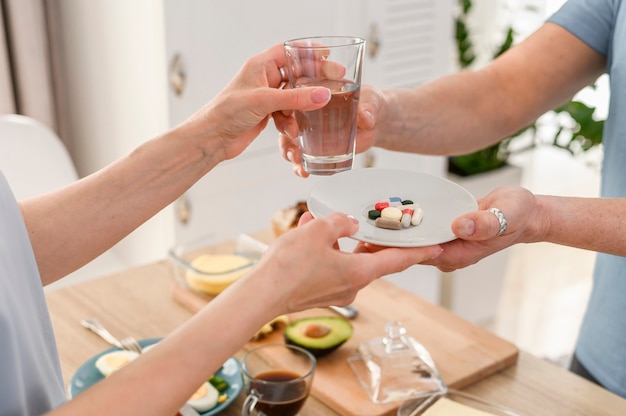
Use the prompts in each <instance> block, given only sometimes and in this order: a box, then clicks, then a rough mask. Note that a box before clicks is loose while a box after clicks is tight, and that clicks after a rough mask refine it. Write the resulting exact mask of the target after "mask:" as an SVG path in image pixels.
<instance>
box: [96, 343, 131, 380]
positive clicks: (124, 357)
mask: <svg viewBox="0 0 626 416" xmlns="http://www.w3.org/2000/svg"><path fill="white" fill-rule="evenodd" d="M137 357H139V353H137V352H135V351H126V350H116V351H112V352H109V353H106V354H103V355H101V356H100V357H99V358H98V359H97V360H96V368H97V369H98V371H100V372H101V373H102V375H103V376H105V377H107V376H109V375H110V374H111V373H113V372H114V371H117V370H119V369H120V368H122V367H124V366H125V365H126V364H128V363H129V362H131V361H132V360H134V359H135V358H137Z"/></svg>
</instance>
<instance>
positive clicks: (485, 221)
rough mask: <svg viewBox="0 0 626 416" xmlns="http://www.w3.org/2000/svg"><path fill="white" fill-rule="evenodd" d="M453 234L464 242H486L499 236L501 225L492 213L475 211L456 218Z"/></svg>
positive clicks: (453, 223) (453, 224)
mask: <svg viewBox="0 0 626 416" xmlns="http://www.w3.org/2000/svg"><path fill="white" fill-rule="evenodd" d="M452 232H453V233H454V235H456V236H457V237H459V238H462V239H464V240H472V241H484V240H488V239H490V238H494V237H496V236H497V235H498V233H499V232H500V223H499V221H498V218H497V217H496V216H495V215H494V214H493V213H491V212H490V211H475V212H470V213H468V214H465V215H463V216H461V217H459V218H456V219H455V220H454V221H453V222H452Z"/></svg>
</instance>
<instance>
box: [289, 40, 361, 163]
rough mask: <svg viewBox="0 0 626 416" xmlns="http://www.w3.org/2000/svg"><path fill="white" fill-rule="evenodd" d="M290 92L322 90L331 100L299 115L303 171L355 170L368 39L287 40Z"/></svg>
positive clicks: (300, 112) (297, 112) (297, 115)
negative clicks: (329, 93) (292, 90)
mask: <svg viewBox="0 0 626 416" xmlns="http://www.w3.org/2000/svg"><path fill="white" fill-rule="evenodd" d="M284 47H285V56H286V58H287V74H288V76H289V86H290V88H299V87H311V86H323V87H327V88H329V89H330V90H331V94H332V95H331V99H330V102H329V103H328V104H327V105H326V106H324V107H323V108H321V109H319V110H315V111H296V112H295V117H296V121H297V122H298V127H299V138H298V140H299V147H300V153H301V154H302V165H303V166H304V170H305V171H306V172H308V173H310V174H313V175H332V174H334V173H338V172H342V171H345V170H350V169H352V163H353V158H354V149H355V137H356V129H357V110H358V104H359V93H360V90H361V73H362V67H363V51H364V47H365V41H364V40H363V39H360V38H355V37H342V36H330V37H313V38H302V39H294V40H290V41H287V42H285V44H284Z"/></svg>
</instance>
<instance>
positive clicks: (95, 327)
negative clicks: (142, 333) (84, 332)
mask: <svg viewBox="0 0 626 416" xmlns="http://www.w3.org/2000/svg"><path fill="white" fill-rule="evenodd" d="M80 324H81V325H82V326H84V327H85V328H87V329H89V330H91V331H92V332H94V333H96V334H97V335H99V336H100V338H102V339H103V340H105V341H106V342H108V343H109V344H111V345H114V346H116V347H117V348H119V349H122V350H128V351H135V352H137V353H141V352H142V351H143V349H142V348H141V345H139V343H138V342H137V340H136V339H135V338H133V337H126V338H122V339H117V338H115V337H114V336H113V335H112V334H111V333H110V332H109V331H108V330H107V329H106V328H105V327H104V325H102V324H101V323H100V321H98V320H97V319H95V318H90V319H83V320H82V321H80Z"/></svg>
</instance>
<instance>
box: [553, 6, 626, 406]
mask: <svg viewBox="0 0 626 416" xmlns="http://www.w3.org/2000/svg"><path fill="white" fill-rule="evenodd" d="M621 5H622V2H621V0H569V1H568V2H567V3H565V4H564V5H563V7H562V8H561V9H560V10H559V11H558V12H556V13H555V14H554V15H553V16H552V17H551V18H550V21H551V22H553V23H556V24H558V25H560V26H562V27H564V28H565V29H567V30H568V31H569V32H571V33H572V34H574V35H575V36H576V37H578V38H580V39H581V40H582V41H583V42H585V43H586V44H587V45H589V46H590V47H591V48H593V49H594V50H595V51H597V52H598V53H600V54H602V55H604V56H606V57H607V68H606V72H607V73H608V75H609V83H610V90H611V92H612V93H611V97H610V105H609V114H608V118H607V120H606V123H605V128H604V136H603V139H602V143H603V146H604V161H603V165H602V187H601V194H602V196H603V197H620V198H623V197H626V94H624V91H626V15H624V13H626V11H625V10H624V9H622V8H621ZM576 355H577V357H578V359H579V360H580V362H581V363H582V364H583V365H584V366H585V367H586V368H587V370H589V372H590V373H591V374H592V375H593V376H594V377H595V378H596V379H597V380H598V381H599V382H600V383H602V384H603V385H604V386H605V387H606V388H608V389H609V390H611V391H613V392H615V393H617V394H619V395H621V396H623V397H626V258H624V257H619V256H612V255H608V254H598V256H597V260H596V265H595V270H594V280H593V289H592V292H591V298H590V300H589V304H588V306H587V311H586V313H585V317H584V320H583V324H582V326H581V329H580V333H579V336H578V341H577V345H576Z"/></svg>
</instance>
